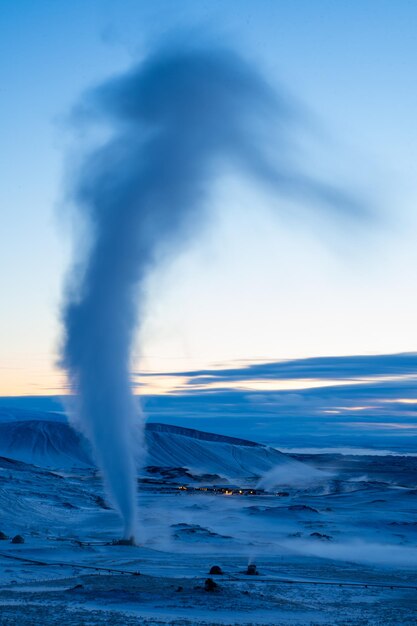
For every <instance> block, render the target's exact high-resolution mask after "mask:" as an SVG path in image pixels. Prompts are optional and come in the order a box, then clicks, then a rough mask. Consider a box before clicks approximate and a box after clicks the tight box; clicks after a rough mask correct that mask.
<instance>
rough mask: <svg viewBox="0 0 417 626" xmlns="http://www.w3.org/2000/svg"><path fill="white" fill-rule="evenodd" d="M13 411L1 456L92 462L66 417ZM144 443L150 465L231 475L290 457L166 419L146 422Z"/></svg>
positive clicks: (255, 472) (259, 470) (49, 463)
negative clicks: (31, 415)
mask: <svg viewBox="0 0 417 626" xmlns="http://www.w3.org/2000/svg"><path fill="white" fill-rule="evenodd" d="M12 411H14V409H13V410H12ZM12 411H9V415H8V419H7V420H5V421H0V456H5V457H9V458H13V459H17V460H20V461H24V462H26V463H31V464H33V465H38V466H40V467H49V468H51V467H52V468H71V467H89V466H92V465H93V462H92V456H91V452H90V447H89V444H88V442H87V441H86V440H85V439H84V438H83V437H82V436H81V435H80V434H78V433H77V432H76V431H74V430H73V429H72V428H71V426H69V425H68V424H67V423H66V422H63V421H60V420H59V421H56V420H55V416H53V418H52V419H49V420H48V419H47V414H45V413H44V414H43V415H42V418H41V419H28V417H29V416H25V417H26V419H24V420H22V419H18V418H17V419H16V418H15V419H14V420H13V419H11V417H12V416H11V415H10V413H11V412H12ZM37 417H38V416H37ZM51 417H52V416H51ZM146 445H147V448H148V454H147V457H146V460H145V463H146V465H148V466H159V467H164V468H169V467H185V468H187V469H188V470H189V471H190V472H192V473H211V474H219V475H221V476H226V477H232V478H233V477H236V478H237V477H249V476H260V475H263V474H264V473H265V472H268V471H269V470H271V469H272V468H274V467H276V466H278V465H282V464H286V463H290V462H291V461H290V460H289V459H287V457H286V455H284V454H282V453H280V452H278V451H277V450H275V449H273V448H269V447H267V446H264V445H261V444H257V443H254V442H252V441H246V440H243V439H237V438H233V437H224V436H222V435H216V434H211V433H204V432H201V431H198V430H194V429H190V428H181V427H177V426H168V425H166V424H148V425H147V427H146ZM292 463H294V461H292Z"/></svg>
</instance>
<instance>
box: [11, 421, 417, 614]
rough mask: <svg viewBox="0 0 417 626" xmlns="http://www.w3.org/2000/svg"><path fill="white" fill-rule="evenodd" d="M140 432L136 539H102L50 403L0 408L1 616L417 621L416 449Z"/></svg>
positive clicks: (103, 505)
mask: <svg viewBox="0 0 417 626" xmlns="http://www.w3.org/2000/svg"><path fill="white" fill-rule="evenodd" d="M146 438H147V445H148V456H147V459H146V467H145V468H144V469H138V506H139V510H140V526H139V528H138V537H139V545H138V546H136V547H133V546H125V545H112V542H113V541H114V540H115V539H118V538H119V536H120V531H121V525H120V519H119V517H118V516H117V515H116V514H115V513H114V511H112V510H111V509H110V508H109V506H108V503H107V501H106V495H105V494H104V492H103V490H102V483H101V479H100V476H99V475H98V474H97V471H96V469H95V467H94V464H93V461H92V459H91V455H90V451H89V448H88V445H87V444H86V442H85V441H84V440H83V439H82V438H81V437H80V436H79V435H78V434H76V433H74V432H73V431H72V430H71V429H70V428H69V427H68V425H67V424H66V421H65V419H64V418H63V416H62V415H60V414H58V413H47V412H41V411H22V410H17V409H2V410H1V413H0V456H1V458H0V512H1V513H0V531H1V532H3V533H4V534H5V535H6V536H7V537H8V538H9V539H4V540H2V541H0V624H1V625H2V626H3V624H4V625H9V624H10V625H11V624H16V625H17V624H19V625H20V624H23V625H26V624H41V623H44V624H58V623H59V624H138V623H140V624H190V625H191V624H298V625H301V624H303V625H304V624H328V625H330V624H332V625H334V624H357V625H362V624H363V625H365V624H375V625H376V624H382V623H384V624H405V625H407V624H414V623H415V622H416V619H417V575H416V573H415V572H416V569H417V568H416V566H417V547H416V541H417V488H416V486H417V458H416V457H413V456H392V455H391V456H383V455H380V456H367V455H366V454H362V455H360V456H354V455H341V454H333V453H332V454H297V455H291V456H290V455H288V454H283V453H281V452H279V451H277V450H274V449H273V448H270V447H268V446H263V445H259V444H254V443H253V442H248V441H244V440H240V439H233V438H227V437H222V436H220V435H218V436H217V435H213V434H206V433H201V432H199V431H195V430H191V429H185V428H176V427H172V426H164V425H161V424H152V425H150V426H149V427H148V429H147V434H146ZM17 534H20V535H22V536H23V538H24V543H23V544H14V543H11V541H10V538H12V537H13V536H15V535H17ZM250 563H252V564H256V566H257V568H258V575H253V576H249V575H246V570H247V566H248V564H250ZM212 565H219V566H220V567H221V568H222V571H223V574H221V575H209V570H210V568H211V566H212ZM138 573H140V575H137V574H138ZM207 578H212V579H213V580H215V582H217V584H218V587H217V588H216V589H215V590H214V591H213V592H210V591H206V590H205V581H206V579H207Z"/></svg>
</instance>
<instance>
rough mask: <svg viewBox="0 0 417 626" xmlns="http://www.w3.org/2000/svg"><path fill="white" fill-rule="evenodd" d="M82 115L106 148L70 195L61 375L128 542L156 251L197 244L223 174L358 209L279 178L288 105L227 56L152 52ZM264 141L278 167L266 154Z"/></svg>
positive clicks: (308, 184) (329, 193) (288, 174)
mask: <svg viewBox="0 0 417 626" xmlns="http://www.w3.org/2000/svg"><path fill="white" fill-rule="evenodd" d="M83 107H84V109H85V110H86V111H87V113H88V115H87V118H88V119H89V120H90V121H91V122H92V123H96V122H97V121H99V122H101V121H104V122H106V123H108V124H110V129H111V136H110V138H109V139H108V140H107V141H106V142H104V143H103V144H102V145H100V146H99V147H98V148H96V149H95V150H94V151H93V152H91V153H90V154H89V155H88V156H87V157H86V158H85V160H84V162H83V165H82V168H80V174H79V175H78V177H77V181H76V185H75V191H74V199H75V205H76V206H77V207H78V209H79V210H80V211H81V216H82V217H83V219H84V220H86V222H87V225H88V236H89V242H88V250H87V253H86V255H85V260H84V261H83V262H82V264H81V266H80V263H79V262H74V268H73V271H72V273H71V276H70V278H71V283H70V284H71V288H69V289H67V292H66V296H65V304H64V309H63V321H64V328H65V330H64V342H63V349H62V363H63V366H64V368H65V369H66V370H67V373H68V378H69V382H70V386H71V389H72V392H73V393H74V396H76V398H77V400H76V405H75V409H74V411H73V415H72V419H73V420H75V421H76V424H77V425H78V427H79V428H81V429H82V430H83V431H84V433H85V434H86V435H87V436H88V437H89V439H90V441H91V442H92V445H93V448H94V451H95V456H96V460H97V462H98V464H99V467H100V468H101V470H102V472H103V476H104V480H105V483H106V487H107V490H108V493H109V496H110V498H111V500H112V502H113V504H114V505H115V506H116V508H117V509H118V511H119V512H120V514H121V515H122V517H123V520H124V526H125V528H124V534H125V536H126V537H131V536H133V535H134V534H135V524H136V520H135V508H136V505H135V458H134V452H133V449H134V447H133V445H132V441H133V431H134V430H135V429H136V424H137V420H138V417H137V407H136V404H135V402H134V399H133V396H132V392H131V383H130V375H129V371H130V358H131V346H132V340H133V336H134V332H135V330H136V327H137V324H138V323H140V320H141V316H142V314H143V307H142V304H141V287H142V283H143V280H144V278H145V276H146V274H147V272H148V271H149V268H150V267H151V266H152V264H153V263H155V261H156V254H157V253H158V252H159V250H160V248H161V246H163V247H164V249H166V248H167V247H168V246H171V245H175V244H177V243H180V242H181V239H182V238H183V237H184V236H185V235H187V236H188V235H190V234H192V233H193V232H195V229H196V227H197V226H198V225H200V223H201V221H202V217H204V214H205V213H206V212H207V210H206V207H205V204H204V199H205V197H206V193H207V191H208V188H209V185H210V183H211V181H212V180H213V178H214V177H215V175H216V172H217V171H218V170H219V168H220V167H221V165H222V164H223V163H225V162H229V163H233V164H234V165H237V166H238V167H241V168H247V169H248V170H249V171H250V172H251V173H252V174H253V175H254V176H255V177H257V178H258V179H260V180H261V181H263V182H265V183H267V184H268V185H272V186H273V187H275V188H276V189H278V190H280V191H281V192H287V193H297V194H300V195H301V196H303V197H304V198H310V199H313V200H314V199H317V198H319V199H320V200H321V201H323V203H324V204H326V203H327V204H328V205H331V206H332V207H333V208H336V209H342V210H348V211H356V210H357V207H356V206H355V204H354V203H352V202H351V201H350V200H349V199H348V198H347V197H345V196H344V194H343V193H342V192H339V191H337V190H336V189H333V188H331V187H329V186H326V185H324V184H321V183H318V182H315V181H312V180H310V179H309V178H308V177H306V176H303V175H301V174H299V173H296V172H295V171H292V170H291V169H290V168H289V166H288V164H287V162H286V161H287V158H286V147H285V146H286V140H284V133H285V132H286V127H287V126H289V125H290V124H291V123H292V115H291V112H290V110H289V108H288V106H287V104H286V101H285V99H284V98H282V97H280V96H279V95H277V94H276V93H274V92H273V91H272V90H271V89H270V87H269V86H268V85H267V83H266V82H265V81H264V80H263V79H262V78H261V77H260V76H259V75H258V74H257V72H256V71H255V70H254V69H253V68H251V67H250V66H249V65H248V64H247V63H246V62H244V61H243V60H242V59H241V58H240V57H239V56H238V55H236V54H234V53H233V52H231V51H228V50H225V49H215V50H213V49H207V48H195V47H184V46H179V45H172V46H171V47H170V48H161V49H159V50H157V51H156V52H155V53H154V54H152V55H151V56H150V57H149V58H147V59H146V60H145V61H144V62H142V63H140V64H139V65H138V66H136V67H134V68H133V69H131V70H130V71H129V72H127V73H126V74H124V75H122V76H120V77H116V78H113V79H111V80H110V81H108V82H106V83H105V84H103V85H101V86H100V87H98V88H97V89H95V90H94V91H92V92H90V93H89V94H87V96H86V98H85V100H84V101H83ZM273 137H274V138H275V140H276V141H277V142H278V147H279V148H280V150H281V152H280V154H279V158H278V159H277V161H278V162H276V161H275V159H274V162H272V161H271V159H270V158H269V157H268V154H267V152H266V151H265V146H267V145H268V144H270V143H271V141H273V139H272V138H273ZM281 140H282V141H281ZM274 147H275V148H276V147H277V146H276V145H274ZM79 217H80V216H79Z"/></svg>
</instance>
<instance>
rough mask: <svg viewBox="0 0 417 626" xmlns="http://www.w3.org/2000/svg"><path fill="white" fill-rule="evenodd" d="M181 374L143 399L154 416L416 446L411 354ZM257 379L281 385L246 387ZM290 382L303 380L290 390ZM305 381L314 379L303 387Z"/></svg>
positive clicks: (416, 381) (299, 438) (318, 438)
mask: <svg viewBox="0 0 417 626" xmlns="http://www.w3.org/2000/svg"><path fill="white" fill-rule="evenodd" d="M182 374H184V376H185V379H183V380H185V381H186V382H185V383H184V384H183V385H182V386H181V387H180V388H178V390H177V391H176V392H174V393H172V394H170V395H165V396H164V395H161V396H149V397H148V398H147V401H146V410H147V412H148V414H149V415H150V416H151V418H152V419H155V420H159V421H164V420H165V421H166V420H168V421H170V420H172V421H173V422H174V423H181V424H184V425H185V424H190V423H191V422H192V423H193V425H194V426H196V427H200V428H203V429H204V428H206V429H208V430H211V431H216V429H217V430H219V432H224V433H225V434H235V435H236V434H238V433H239V434H240V435H241V436H245V437H247V438H253V439H255V440H256V439H257V440H260V441H265V442H269V443H274V444H275V445H277V446H278V447H279V445H293V446H303V447H305V446H316V445H319V446H329V445H330V446H334V445H344V446H346V445H350V446H370V447H372V446H375V447H380V448H381V447H382V448H389V449H402V450H409V451H413V450H417V438H416V437H415V427H416V424H417V419H416V409H417V373H416V355H415V354H414V353H409V354H397V355H379V356H377V355H375V356H348V357H321V358H314V359H298V360H294V361H279V362H271V363H255V364H252V365H248V366H246V367H239V368H223V369H219V370H197V371H195V372H192V371H190V372H185V373H182ZM148 378H150V379H151V377H148ZM256 380H257V381H260V382H262V381H269V382H270V383H271V384H273V383H274V381H276V380H278V383H280V384H282V385H283V386H284V388H282V389H281V390H276V389H275V390H270V391H267V390H265V389H263V390H262V391H256V390H254V389H253V388H252V389H251V390H250V391H248V390H247V389H245V384H246V381H251V382H253V381H256ZM294 381H298V382H299V384H300V385H301V388H299V389H297V390H296V391H294V389H292V388H291V387H292V385H293V383H294ZM303 381H305V382H303ZM311 382H314V383H316V384H317V386H316V387H309V386H308V385H309V384H311ZM303 384H304V388H302V386H303ZM285 385H286V386H287V388H285ZM410 435H413V437H410Z"/></svg>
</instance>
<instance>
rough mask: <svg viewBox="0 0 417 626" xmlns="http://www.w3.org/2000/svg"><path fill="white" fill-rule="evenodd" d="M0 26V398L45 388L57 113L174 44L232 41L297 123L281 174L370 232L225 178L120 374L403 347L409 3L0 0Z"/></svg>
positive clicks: (411, 324)
mask: <svg viewBox="0 0 417 626" xmlns="http://www.w3.org/2000/svg"><path fill="white" fill-rule="evenodd" d="M0 12H1V19H0V59H1V61H0V64H1V68H2V72H1V75H2V87H1V89H2V98H1V104H0V107H1V116H0V126H1V128H0V134H1V137H2V150H1V156H0V172H1V180H2V185H1V188H0V227H1V232H2V235H3V236H2V244H1V246H0V285H1V289H2V306H1V308H0V345H1V346H2V349H1V358H0V368H1V369H0V372H1V374H0V383H1V384H0V393H1V394H3V395H7V394H37V393H39V394H41V393H56V392H57V391H59V390H60V389H61V385H62V379H61V377H60V375H59V374H58V373H57V370H56V368H55V366H54V362H55V360H56V351H57V350H56V349H57V342H58V340H59V332H60V329H59V322H58V317H59V306H60V297H61V289H62V281H63V278H64V274H65V268H66V267H67V264H68V260H69V252H70V244H69V239H70V232H69V230H70V229H69V225H68V218H67V212H66V208H65V201H64V199H65V184H64V179H65V175H64V173H65V171H66V164H67V163H68V161H69V155H70V154H71V155H74V154H76V150H77V145H78V144H77V138H76V137H74V133H73V131H72V130H71V129H70V127H69V125H68V116H69V113H70V111H71V108H72V107H73V106H74V104H75V103H76V102H77V101H79V98H80V94H81V93H82V92H83V91H84V90H85V89H87V88H89V87H90V86H91V85H94V84H96V83H98V82H100V80H102V79H103V78H106V77H108V76H110V75H112V74H113V73H116V72H118V71H120V70H123V69H125V68H126V67H128V66H129V65H130V64H131V63H132V62H133V61H134V60H137V59H138V58H139V59H140V58H141V57H142V56H144V55H145V54H146V52H147V51H148V50H149V49H150V48H151V47H152V46H153V45H154V44H155V43H156V42H158V41H159V40H160V38H161V37H166V36H167V34H168V33H169V32H170V31H171V30H173V29H174V30H176V29H179V28H181V29H184V32H185V33H186V32H187V29H190V30H192V31H193V32H195V31H197V32H200V33H201V36H204V37H205V38H207V40H210V41H213V42H214V43H217V42H221V43H225V42H226V43H230V45H232V46H234V47H235V48H237V49H238V50H239V51H240V52H242V53H243V54H244V55H246V56H247V57H248V58H249V59H251V60H252V62H255V63H256V64H257V65H258V66H259V67H260V69H261V70H262V71H263V73H264V75H265V76H266V77H267V79H268V80H269V81H270V82H271V83H272V85H275V86H278V87H279V88H283V89H284V90H285V91H286V93H288V97H289V98H291V101H292V102H294V104H295V105H296V107H297V108H298V109H299V111H300V113H301V115H300V117H301V119H302V124H300V127H299V131H298V137H297V150H296V155H295V156H296V158H297V160H298V161H299V162H300V163H301V164H302V165H303V167H306V168H308V170H309V172H310V173H312V174H317V175H319V176H320V177H322V178H325V179H326V180H330V181H332V182H334V183H336V184H338V185H340V186H342V187H343V188H346V189H348V190H349V191H350V192H352V193H353V194H355V195H356V196H358V197H360V198H361V199H362V201H363V202H365V203H367V204H368V205H369V206H370V207H371V208H372V210H373V212H374V214H375V219H374V220H370V221H368V222H366V223H365V222H363V223H361V224H353V223H342V224H341V223H337V222H335V223H333V222H332V223H329V220H328V219H327V218H326V216H324V215H323V214H320V213H318V212H317V211H315V210H312V211H306V212H305V213H303V212H300V211H298V210H294V206H292V205H291V204H288V203H286V202H284V201H283V200H282V199H276V198H271V197H270V196H268V195H267V194H265V193H263V192H261V191H260V190H258V189H256V188H255V187H254V186H253V185H252V184H250V183H249V182H248V181H246V180H241V179H239V178H236V177H233V176H229V175H226V174H225V176H224V179H222V180H219V181H218V185H217V186H216V188H215V189H214V190H213V194H212V204H213V209H212V210H213V216H214V219H213V220H212V221H211V222H210V225H209V227H208V228H207V229H206V231H205V232H203V233H201V235H200V236H199V237H198V238H196V239H195V240H193V241H191V242H187V245H186V246H185V247H184V249H183V250H182V251H181V252H180V253H179V254H178V255H177V257H176V258H175V259H173V260H172V261H171V263H170V264H169V265H164V266H161V267H158V268H156V269H155V271H154V272H153V274H152V276H151V277H150V279H149V284H148V289H147V311H148V315H147V318H146V322H145V325H144V328H143V330H142V333H141V336H140V337H139V338H138V346H137V354H138V358H137V360H136V363H135V368H136V369H138V368H144V369H146V370H152V371H154V370H157V371H164V370H165V371H168V372H169V371H180V370H195V369H200V368H207V367H210V366H212V365H213V364H219V363H227V364H229V365H230V363H232V362H233V361H235V360H238V361H240V360H242V359H247V360H249V361H251V360H256V359H258V360H259V359H261V360H262V359H263V360H275V359H285V358H292V359H295V358H303V357H313V356H319V355H346V354H383V353H389V352H391V353H394V352H405V351H415V350H417V331H416V329H415V320H416V319H417V298H416V295H415V288H414V275H415V268H416V260H417V259H416V254H417V252H416V246H415V238H416V230H417V221H416V217H415V214H416V211H415V209H414V207H415V201H416V198H417V182H416V177H415V163H416V157H417V154H416V152H417V137H416V134H417V127H416V124H415V111H416V109H417V84H416V80H415V67H416V61H417V58H416V57H417V46H416V45H415V32H416V26H417V5H416V4H415V3H414V2H407V1H406V0H402V1H401V2H394V1H393V0H391V1H389V2H388V1H378V2H377V1H376V0H373V1H361V2H359V1H351V2H349V3H342V2H337V3H336V2H330V1H323V0H315V1H314V2H311V1H310V2H307V1H301V0H292V1H281V2H280V1H274V2H267V1H265V0H264V1H257V2H254V1H253V0H252V1H250V2H245V1H242V0H241V1H240V2H233V1H232V0H229V1H222V2H217V1H213V0H211V1H206V2H203V1H198V0H193V1H192V2H186V1H179V2H176V3H173V2H158V1H155V2H151V3H150V2H140V1H137V0H135V1H133V0H132V1H123V0H122V1H121V2H117V3H115V2H104V1H102V2H98V1H97V2H93V1H89V0H87V1H84V2H81V1H77V0H73V1H72V2H70V3H69V2H64V1H60V0H55V1H53V2H52V1H50V2H48V1H45V0H38V1H37V2H30V1H28V0H20V1H19V2H14V1H11V0H4V1H3V2H2V3H1V8H0ZM299 208H300V207H298V209H299ZM312 208H313V209H314V207H312ZM139 340H140V341H139ZM139 352H141V354H142V358H141V359H139Z"/></svg>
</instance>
